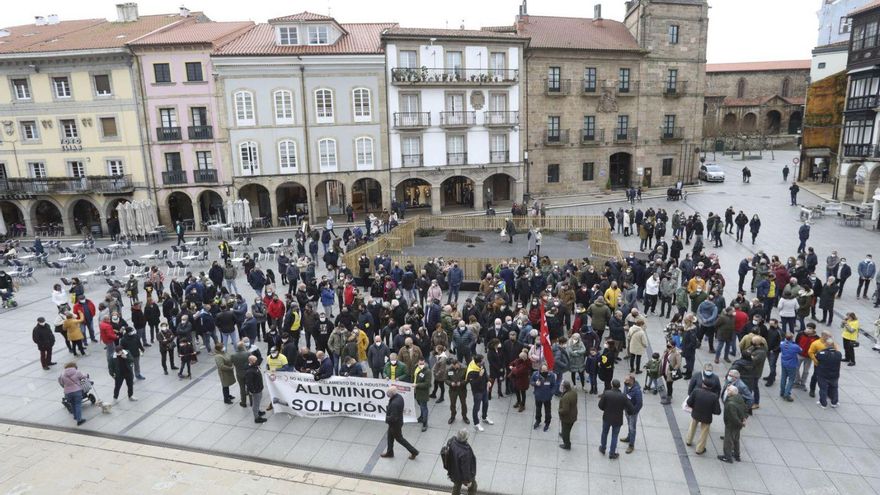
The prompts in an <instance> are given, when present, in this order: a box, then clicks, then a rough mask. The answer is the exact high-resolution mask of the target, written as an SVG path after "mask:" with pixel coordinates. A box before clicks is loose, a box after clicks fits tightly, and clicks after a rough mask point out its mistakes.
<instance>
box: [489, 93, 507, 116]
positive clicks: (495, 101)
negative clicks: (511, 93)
mask: <svg viewBox="0 0 880 495" xmlns="http://www.w3.org/2000/svg"><path fill="white" fill-rule="evenodd" d="M489 111H492V112H506V111H507V93H489ZM493 118H496V119H498V120H499V121H500V122H505V120H504V119H505V117H504V116H503V115H502V116H500V117H493Z"/></svg>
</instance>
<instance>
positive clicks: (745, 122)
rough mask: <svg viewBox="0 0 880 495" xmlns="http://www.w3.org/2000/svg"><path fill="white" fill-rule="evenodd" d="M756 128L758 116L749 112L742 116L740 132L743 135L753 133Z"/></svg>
mask: <svg viewBox="0 0 880 495" xmlns="http://www.w3.org/2000/svg"><path fill="white" fill-rule="evenodd" d="M757 128H758V116H757V115H755V114H754V113H753V112H749V113H747V114H745V115H744V116H743V119H742V131H743V132H744V133H753V132H755V130H756V129H757Z"/></svg>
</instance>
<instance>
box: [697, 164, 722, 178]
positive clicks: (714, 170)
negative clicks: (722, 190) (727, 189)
mask: <svg viewBox="0 0 880 495" xmlns="http://www.w3.org/2000/svg"><path fill="white" fill-rule="evenodd" d="M700 180H704V181H706V182H724V169H722V168H721V167H720V166H719V165H716V164H714V163H704V164H702V165H700Z"/></svg>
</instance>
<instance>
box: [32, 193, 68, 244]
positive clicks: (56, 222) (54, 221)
mask: <svg viewBox="0 0 880 495" xmlns="http://www.w3.org/2000/svg"><path fill="white" fill-rule="evenodd" d="M30 215H31V225H33V226H34V234H35V235H61V234H63V233H64V225H65V224H64V217H63V216H62V215H61V206H60V205H59V204H58V203H56V202H55V201H54V200H49V199H40V200H37V201H34V202H33V203H32V204H31V212H30Z"/></svg>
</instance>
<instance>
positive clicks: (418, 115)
mask: <svg viewBox="0 0 880 495" xmlns="http://www.w3.org/2000/svg"><path fill="white" fill-rule="evenodd" d="M430 126H431V113H430V112H396V113H395V114H394V128H395V129H424V128H425V127H430Z"/></svg>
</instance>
